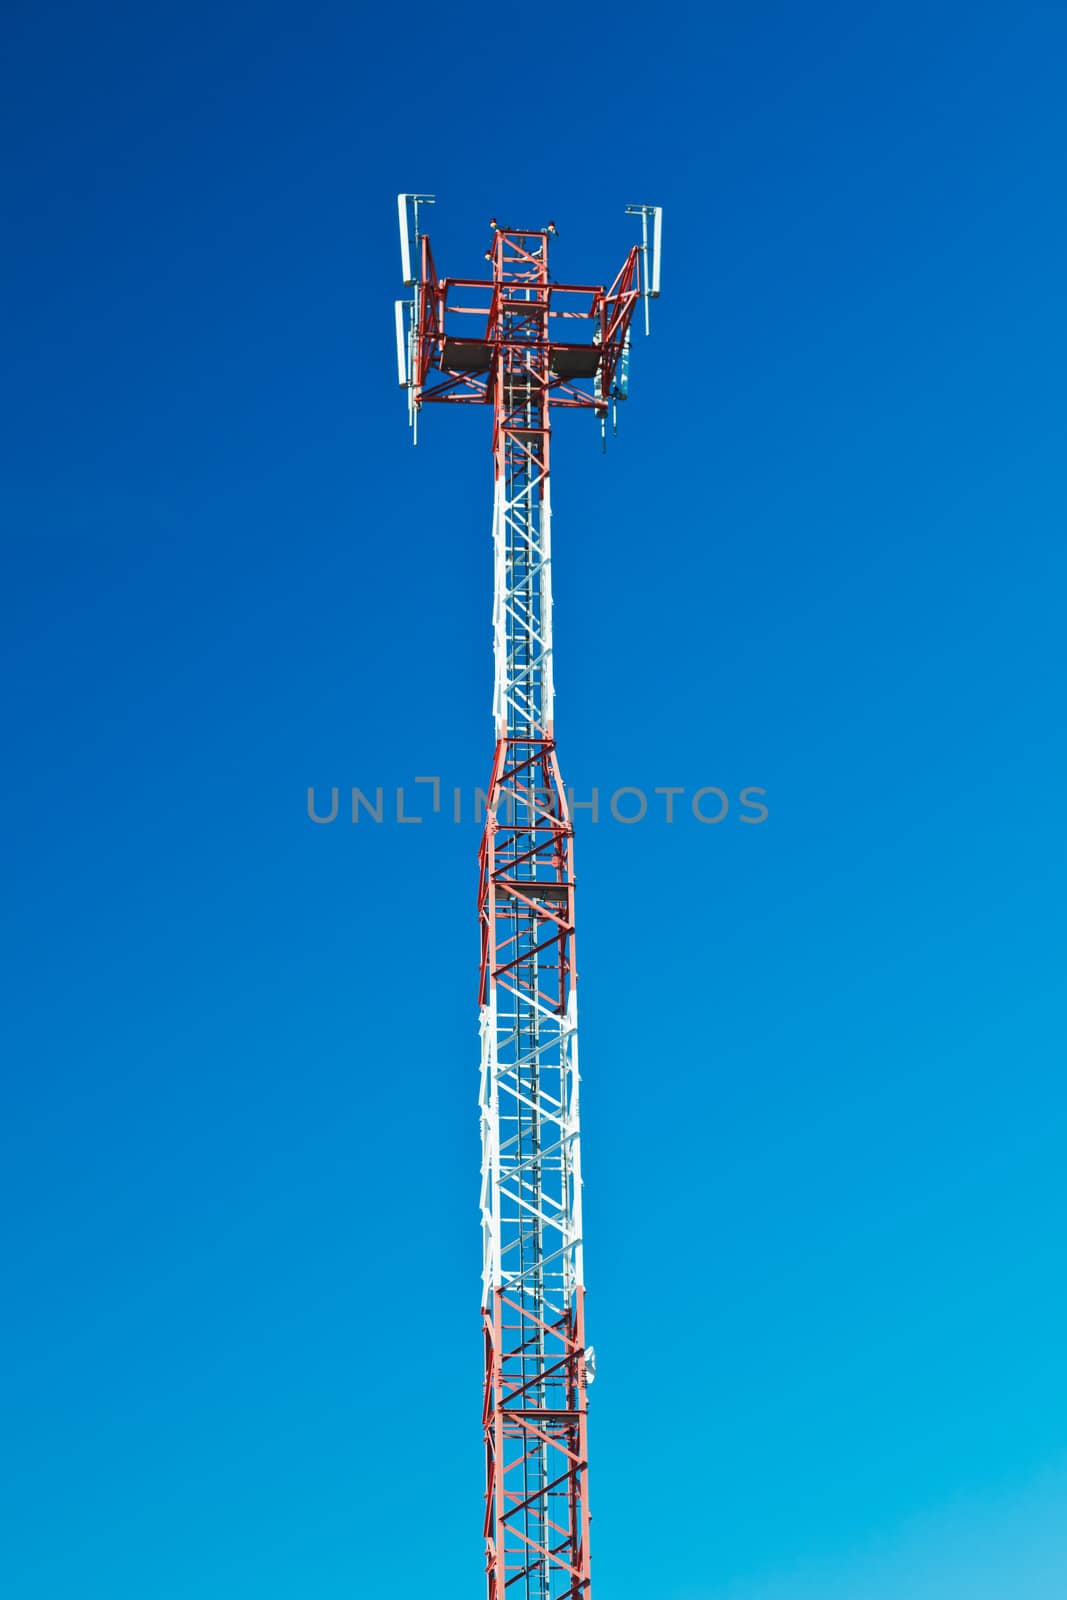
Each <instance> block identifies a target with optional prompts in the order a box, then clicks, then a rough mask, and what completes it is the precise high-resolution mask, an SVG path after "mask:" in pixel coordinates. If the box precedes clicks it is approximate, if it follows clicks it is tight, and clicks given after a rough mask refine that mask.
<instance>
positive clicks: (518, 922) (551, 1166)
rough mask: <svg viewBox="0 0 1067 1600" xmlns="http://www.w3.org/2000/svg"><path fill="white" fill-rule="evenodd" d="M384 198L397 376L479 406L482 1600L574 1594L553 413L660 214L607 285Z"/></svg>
mask: <svg viewBox="0 0 1067 1600" xmlns="http://www.w3.org/2000/svg"><path fill="white" fill-rule="evenodd" d="M431 200H432V197H431V196H428V195H400V196H399V211H400V236H401V253H402V258H403V269H404V281H405V283H407V284H408V285H409V286H410V287H412V288H413V290H414V294H413V297H412V299H411V300H410V301H398V302H397V307H396V325H397V359H398V366H399V378H400V383H401V384H402V385H403V386H404V387H406V388H407V391H408V402H409V414H410V419H411V422H412V425H413V426H414V427H417V423H418V413H419V409H420V407H421V406H422V405H423V404H424V403H426V402H427V401H450V402H453V403H458V404H466V405H487V406H491V407H492V413H493V457H494V465H495V490H494V499H493V551H494V589H493V637H494V657H495V667H496V671H495V682H494V692H493V718H494V722H495V726H496V750H495V753H494V757H493V767H492V775H491V778H490V782H489V789H488V791H487V794H488V803H487V808H486V820H485V833H484V837H483V840H482V846H481V852H480V884H479V892H478V906H479V919H480V925H481V979H480V987H479V996H478V1003H479V1007H480V1030H481V1041H482V1053H481V1097H480V1099H481V1125H482V1192H481V1207H482V1233H483V1251H484V1254H483V1266H482V1282H483V1293H482V1319H483V1324H484V1336H485V1400H484V1407H483V1413H482V1422H483V1427H484V1432H485V1463H486V1488H485V1528H484V1533H485V1550H486V1577H487V1582H488V1600H505V1597H506V1600H565V1597H566V1600H588V1595H589V1584H590V1578H589V1491H588V1486H587V1481H586V1480H587V1463H588V1448H587V1440H586V1419H587V1399H586V1389H587V1385H588V1383H589V1382H590V1381H591V1379H592V1371H591V1367H592V1361H591V1349H590V1348H588V1347H587V1346H586V1342H585V1311H584V1295H585V1289H584V1281H583V1274H582V1179H581V1148H580V1136H579V1117H578V1033H577V1024H578V1008H577V972H576V969H575V958H574V851H573V828H572V824H571V817H570V812H569V810H568V805H567V797H566V793H565V791H564V788H563V783H562V780H561V778H560V771H559V765H558V763H557V760H556V744H555V737H554V733H553V696H554V685H553V669H552V661H553V657H552V541H551V510H550V499H549V447H550V442H551V431H552V430H551V414H552V411H553V409H555V408H558V407H561V406H569V407H572V408H582V409H587V410H591V411H593V412H594V414H595V415H596V416H597V417H599V418H600V420H601V426H602V429H603V427H604V424H605V421H606V418H607V415H608V413H609V410H612V411H613V409H614V406H615V403H616V401H618V400H620V399H622V398H624V397H625V394H626V376H627V372H626V369H627V364H628V353H629V333H630V322H631V318H632V317H633V314H634V310H635V307H636V305H637V302H638V300H639V299H641V298H644V300H645V321H646V330H647V323H648V301H649V299H650V298H652V297H654V296H655V295H657V294H658V293H659V244H660V222H661V213H660V210H659V208H658V207H655V206H631V207H629V210H630V211H631V212H633V213H635V214H637V215H639V216H640V218H641V223H642V243H641V244H640V245H635V246H634V247H633V248H632V249H631V251H630V253H629V255H628V256H627V257H626V260H625V262H624V263H623V266H622V270H621V271H620V272H619V274H618V276H617V278H616V279H615V281H614V283H613V284H612V285H611V287H610V288H609V289H605V288H604V287H603V286H602V285H601V286H598V285H578V284H558V283H555V282H553V280H552V279H551V278H550V277H549V272H548V252H549V241H550V239H551V237H552V236H553V235H554V234H555V231H556V230H555V226H554V224H553V223H551V222H550V223H549V224H548V225H547V227H544V228H535V229H525V228H521V229H520V228H510V227H504V226H501V225H500V224H498V223H497V222H495V221H493V222H492V224H491V227H492V243H491V247H490V249H489V250H487V251H486V258H487V259H488V260H489V261H490V262H491V263H492V276H491V277H489V278H481V279H473V278H438V276H437V271H436V268H435V266H434V261H433V256H432V254H431V251H430V241H429V238H428V236H427V235H426V234H425V233H422V232H420V230H419V208H420V206H421V205H425V204H429V203H430V202H431Z"/></svg>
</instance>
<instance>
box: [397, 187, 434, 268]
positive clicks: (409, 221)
mask: <svg viewBox="0 0 1067 1600" xmlns="http://www.w3.org/2000/svg"><path fill="white" fill-rule="evenodd" d="M433 201H434V197H433V195H432V194H398V195H397V197H396V210H397V220H398V221H399V223H400V270H401V275H402V277H403V280H404V282H405V284H407V285H408V287H409V288H410V286H411V285H412V284H413V283H417V282H418V274H417V273H416V272H413V271H412V263H413V261H414V260H416V258H417V257H418V253H419V207H420V206H432V205H433ZM413 244H414V246H415V249H414V251H412V248H411V247H412V245H413Z"/></svg>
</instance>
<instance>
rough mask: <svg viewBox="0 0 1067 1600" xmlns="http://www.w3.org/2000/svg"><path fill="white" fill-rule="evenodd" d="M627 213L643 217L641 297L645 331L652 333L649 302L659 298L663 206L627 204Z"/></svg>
mask: <svg viewBox="0 0 1067 1600" xmlns="http://www.w3.org/2000/svg"><path fill="white" fill-rule="evenodd" d="M626 214H627V216H630V217H640V218H641V254H642V256H643V257H644V265H643V267H642V271H641V298H642V299H643V300H644V302H645V332H646V334H647V333H650V332H651V331H652V330H651V327H650V323H649V312H648V303H649V301H650V300H657V299H658V298H659V265H660V250H661V248H662V244H663V207H662V206H627V207H626ZM650 217H651V219H652V250H651V256H650V253H649V247H648V220H649V218H650Z"/></svg>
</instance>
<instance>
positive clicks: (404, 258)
mask: <svg viewBox="0 0 1067 1600" xmlns="http://www.w3.org/2000/svg"><path fill="white" fill-rule="evenodd" d="M411 198H412V196H411V195H409V194H398V195H397V197H396V209H397V215H398V217H399V221H400V276H401V278H402V279H403V281H404V283H406V284H412V283H414V282H415V279H414V278H413V277H412V275H411V235H410V233H409V232H408V201H409V200H410V199H411Z"/></svg>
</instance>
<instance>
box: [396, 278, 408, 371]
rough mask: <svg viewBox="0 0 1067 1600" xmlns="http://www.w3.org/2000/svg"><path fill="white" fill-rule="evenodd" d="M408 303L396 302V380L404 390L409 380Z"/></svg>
mask: <svg viewBox="0 0 1067 1600" xmlns="http://www.w3.org/2000/svg"><path fill="white" fill-rule="evenodd" d="M407 303H408V302H406V301H404V300H398V301H397V302H396V378H397V382H398V383H399V385H400V387H401V388H402V389H406V388H407V386H408V383H409V381H410V380H409V378H408V335H407V329H406V328H405V327H404V306H405V305H406V304H407Z"/></svg>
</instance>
